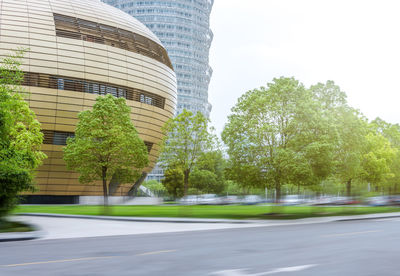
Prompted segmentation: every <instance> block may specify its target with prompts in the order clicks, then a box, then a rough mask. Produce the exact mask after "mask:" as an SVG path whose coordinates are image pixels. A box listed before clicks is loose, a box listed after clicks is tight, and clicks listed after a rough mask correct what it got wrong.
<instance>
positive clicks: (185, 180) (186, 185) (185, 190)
mask: <svg viewBox="0 0 400 276" xmlns="http://www.w3.org/2000/svg"><path fill="white" fill-rule="evenodd" d="M189 174H190V170H189V169H186V170H185V171H184V176H183V196H187V193H188V190H189Z"/></svg>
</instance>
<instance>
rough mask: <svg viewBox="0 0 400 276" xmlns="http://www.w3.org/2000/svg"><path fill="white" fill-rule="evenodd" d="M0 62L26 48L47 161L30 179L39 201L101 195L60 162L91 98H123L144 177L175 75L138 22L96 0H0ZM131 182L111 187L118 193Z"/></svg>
mask: <svg viewBox="0 0 400 276" xmlns="http://www.w3.org/2000/svg"><path fill="white" fill-rule="evenodd" d="M0 18H1V23H0V57H5V56H6V55H8V54H10V51H12V50H13V49H18V48H21V47H22V48H25V49H27V53H26V55H25V57H24V60H23V65H22V70H23V71H24V73H25V75H24V83H23V86H24V88H25V90H26V91H28V92H29V97H28V98H27V101H28V102H29V105H30V107H31V109H32V110H33V111H34V112H35V113H36V115H37V118H38V120H39V121H40V123H41V125H42V130H43V133H44V145H43V151H44V152H45V153H46V154H47V156H48V158H47V159H45V160H44V164H43V165H42V166H41V167H40V168H39V170H38V174H37V177H36V182H37V186H38V188H39V191H38V192H36V193H35V194H37V195H42V196H56V195H63V196H80V195H93V196H95V195H102V185H101V183H100V182H98V183H94V184H93V185H82V184H80V183H79V181H78V174H77V173H75V172H72V171H68V170H67V168H66V165H65V163H64V161H63V159H62V148H63V146H64V145H65V144H66V139H67V137H69V136H73V135H74V131H75V126H76V124H77V122H78V113H79V112H80V111H82V110H86V109H89V108H91V107H92V106H93V105H94V103H95V99H96V97H98V96H99V95H105V94H112V95H114V96H116V97H124V98H126V102H127V104H128V105H129V106H130V107H131V118H132V121H133V123H134V125H135V127H136V129H137V130H138V132H139V135H140V137H141V138H142V139H143V140H144V141H145V144H146V145H147V147H148V150H149V159H150V165H149V167H147V168H145V170H144V174H145V173H147V172H149V171H151V169H152V168H153V166H154V163H155V161H156V159H157V157H158V154H159V149H158V144H159V142H160V141H161V139H162V138H163V134H162V131H161V127H162V126H163V125H164V124H165V122H166V121H167V120H168V119H169V118H171V117H173V115H174V114H175V112H176V103H177V84H176V76H175V73H174V70H173V67H172V64H171V62H170V59H169V57H168V55H167V51H166V50H165V48H164V47H163V46H162V44H161V42H160V40H159V39H158V38H157V37H156V36H155V35H154V34H153V33H152V32H151V31H150V30H149V29H148V28H146V27H145V26H144V25H143V24H142V23H140V22H139V21H138V20H136V19H134V18H133V17H131V16H129V15H128V14H126V13H124V12H122V11H120V10H118V9H116V8H114V7H111V6H109V5H107V4H104V3H102V2H101V1H100V0H46V1H43V0H24V1H15V0H0ZM132 184H133V183H130V184H124V185H119V184H115V185H114V186H112V187H111V189H110V193H111V194H112V195H126V194H127V193H128V192H129V191H130V189H131V188H132Z"/></svg>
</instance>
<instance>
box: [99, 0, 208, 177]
mask: <svg viewBox="0 0 400 276" xmlns="http://www.w3.org/2000/svg"><path fill="white" fill-rule="evenodd" d="M103 1H104V2H105V3H107V4H110V5H112V6H114V7H116V8H119V9H121V10H123V11H125V12H126V13H128V14H130V15H132V16H133V17H135V18H136V19H138V20H139V21H141V22H142V23H143V24H145V25H146V27H148V28H149V29H150V30H151V31H152V32H153V33H154V34H155V35H156V36H157V37H158V38H159V39H160V40H161V42H162V44H163V45H164V47H165V48H166V49H167V52H168V56H169V57H170V59H171V62H172V65H173V67H174V70H175V73H176V79H177V84H178V102H177V111H176V112H177V114H179V113H180V112H182V110H183V109H187V110H190V111H192V112H193V113H196V112H198V111H200V112H201V113H203V115H204V116H205V117H207V118H209V116H210V112H211V104H210V103H209V102H208V84H209V83H210V79H211V75H212V69H211V67H210V65H209V64H208V55H209V50H210V46H211V41H212V39H213V33H212V31H211V30H210V13H211V8H212V6H213V4H214V0H155V1H143V0H103ZM162 178H164V172H163V169H162V168H161V167H160V166H158V165H156V166H155V168H154V169H153V171H152V172H151V173H150V174H149V175H148V177H147V180H151V179H155V180H157V181H161V179H162Z"/></svg>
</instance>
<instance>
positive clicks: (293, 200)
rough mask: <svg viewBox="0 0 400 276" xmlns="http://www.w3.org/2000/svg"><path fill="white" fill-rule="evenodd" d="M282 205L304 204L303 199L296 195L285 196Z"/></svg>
mask: <svg viewBox="0 0 400 276" xmlns="http://www.w3.org/2000/svg"><path fill="white" fill-rule="evenodd" d="M281 203H282V204H283V205H299V204H303V203H304V199H303V198H301V197H300V196H298V195H287V196H285V197H284V198H283V199H282V200H281Z"/></svg>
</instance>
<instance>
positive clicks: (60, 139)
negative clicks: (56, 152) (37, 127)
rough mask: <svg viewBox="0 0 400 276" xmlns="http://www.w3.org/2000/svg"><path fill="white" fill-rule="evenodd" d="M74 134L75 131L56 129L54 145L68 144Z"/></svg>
mask: <svg viewBox="0 0 400 276" xmlns="http://www.w3.org/2000/svg"><path fill="white" fill-rule="evenodd" d="M74 136H75V133H73V132H59V131H54V134H53V145H62V146H65V145H66V144H67V139H68V137H74Z"/></svg>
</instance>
